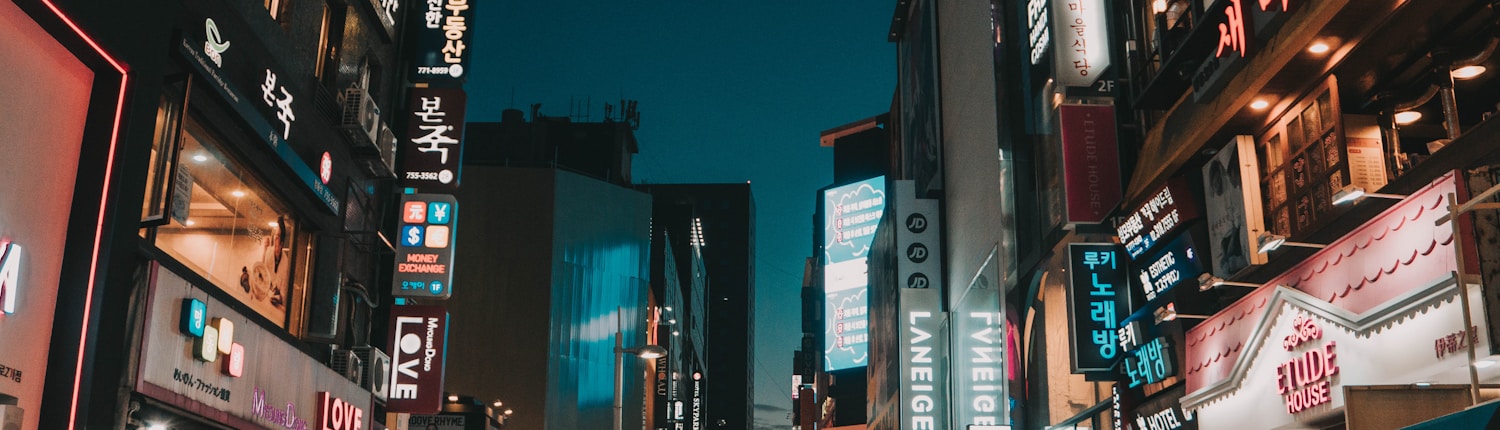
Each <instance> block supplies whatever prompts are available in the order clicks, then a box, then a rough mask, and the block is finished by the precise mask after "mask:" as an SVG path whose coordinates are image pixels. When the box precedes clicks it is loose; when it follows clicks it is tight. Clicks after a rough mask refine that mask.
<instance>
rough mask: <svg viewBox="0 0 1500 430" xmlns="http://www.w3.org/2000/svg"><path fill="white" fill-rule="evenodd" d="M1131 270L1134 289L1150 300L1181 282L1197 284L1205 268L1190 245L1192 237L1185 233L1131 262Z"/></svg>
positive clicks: (1200, 257)
mask: <svg viewBox="0 0 1500 430" xmlns="http://www.w3.org/2000/svg"><path fill="white" fill-rule="evenodd" d="M1131 267H1132V270H1133V271H1134V272H1133V273H1135V278H1134V282H1135V284H1136V286H1137V287H1139V288H1140V289H1141V291H1143V292H1145V293H1146V300H1148V301H1150V300H1156V298H1157V297H1160V296H1161V295H1162V294H1165V293H1166V292H1167V291H1169V290H1171V289H1172V287H1176V286H1177V285H1178V284H1181V283H1183V282H1198V275H1200V274H1202V273H1203V272H1204V267H1205V266H1204V262H1203V256H1202V254H1201V253H1199V252H1198V250H1197V249H1196V248H1195V247H1194V246H1193V235H1191V234H1184V235H1181V236H1178V237H1177V238H1176V239H1173V240H1172V241H1171V242H1168V243H1167V244H1166V245H1165V246H1163V247H1162V248H1161V250H1158V251H1157V252H1156V253H1155V254H1151V255H1150V256H1149V257H1147V258H1143V259H1140V260H1137V261H1135V262H1133V263H1131Z"/></svg>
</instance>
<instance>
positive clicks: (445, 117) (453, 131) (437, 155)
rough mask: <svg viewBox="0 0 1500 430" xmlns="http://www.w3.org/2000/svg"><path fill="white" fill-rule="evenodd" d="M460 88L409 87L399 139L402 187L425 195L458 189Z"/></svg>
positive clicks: (461, 135)
mask: <svg viewBox="0 0 1500 430" xmlns="http://www.w3.org/2000/svg"><path fill="white" fill-rule="evenodd" d="M466 100H467V96H466V95H465V94H464V90H463V89H462V88H412V89H411V104H410V105H409V106H410V107H408V108H407V111H406V112H407V115H408V118H407V122H406V124H407V125H406V136H405V137H404V138H403V139H401V148H400V152H399V154H400V157H401V163H400V164H401V173H400V179H401V186H403V187H409V188H416V189H418V190H421V191H424V192H433V191H442V192H452V191H454V190H457V189H458V177H459V169H460V168H461V167H462V166H463V160H462V159H463V140H464V107H465V103H466Z"/></svg>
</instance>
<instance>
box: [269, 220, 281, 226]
mask: <svg viewBox="0 0 1500 430" xmlns="http://www.w3.org/2000/svg"><path fill="white" fill-rule="evenodd" d="M266 225H268V226H271V227H275V226H278V225H280V224H277V223H276V221H271V222H268V223H266Z"/></svg>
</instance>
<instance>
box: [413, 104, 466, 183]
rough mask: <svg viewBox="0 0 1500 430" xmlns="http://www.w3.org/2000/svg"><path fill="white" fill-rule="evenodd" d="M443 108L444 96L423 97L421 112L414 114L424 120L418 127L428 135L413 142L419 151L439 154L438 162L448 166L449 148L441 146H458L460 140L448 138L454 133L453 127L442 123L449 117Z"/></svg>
mask: <svg viewBox="0 0 1500 430" xmlns="http://www.w3.org/2000/svg"><path fill="white" fill-rule="evenodd" d="M442 108H443V97H442V96H435V97H422V106H421V110H420V111H417V112H414V114H415V115H416V116H418V117H420V118H422V122H423V124H421V125H418V126H417V127H418V128H421V129H422V132H424V133H426V134H425V135H423V136H421V137H418V138H415V139H412V140H411V141H412V143H415V144H417V150H418V151H422V152H428V153H430V152H436V153H438V162H439V163H442V164H448V148H444V147H442V146H439V145H456V144H458V139H454V138H452V137H449V136H448V133H449V132H452V131H453V126H452V125H448V124H443V123H442V122H443V117H444V116H447V115H448V113H447V112H445V111H443V110H442ZM445 182H446V181H445Z"/></svg>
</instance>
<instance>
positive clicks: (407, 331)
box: [386, 306, 448, 414]
mask: <svg viewBox="0 0 1500 430" xmlns="http://www.w3.org/2000/svg"><path fill="white" fill-rule="evenodd" d="M390 346H391V349H390V351H391V363H392V365H393V366H392V369H391V374H390V378H391V380H390V385H387V386H388V387H390V394H389V395H388V397H387V398H386V411H389V412H408V413H416V414H434V413H437V412H438V410H439V409H440V408H441V407H442V404H443V400H444V399H443V371H444V368H445V367H446V366H445V363H446V360H447V357H448V354H447V350H448V309H447V308H444V307H442V306H394V307H392V308H391V345H390Z"/></svg>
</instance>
